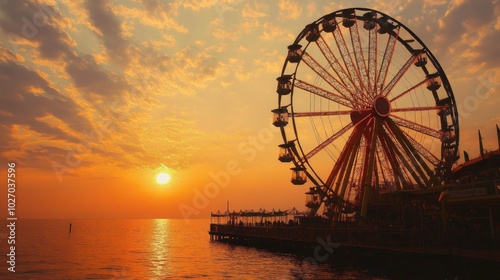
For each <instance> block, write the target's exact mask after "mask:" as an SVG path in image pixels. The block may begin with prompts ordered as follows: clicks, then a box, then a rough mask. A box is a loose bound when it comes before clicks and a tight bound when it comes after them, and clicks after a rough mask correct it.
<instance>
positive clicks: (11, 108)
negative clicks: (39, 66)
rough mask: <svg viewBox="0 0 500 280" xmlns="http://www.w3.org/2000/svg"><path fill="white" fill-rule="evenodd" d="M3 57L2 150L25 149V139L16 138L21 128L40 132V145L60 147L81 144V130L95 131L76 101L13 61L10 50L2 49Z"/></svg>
mask: <svg viewBox="0 0 500 280" xmlns="http://www.w3.org/2000/svg"><path fill="white" fill-rule="evenodd" d="M6 53H7V54H6ZM0 54H1V55H0V57H2V58H4V59H2V60H1V61H0V73H3V74H2V75H1V76H0V83H2V85H3V88H2V94H1V95H0V112H1V113H2V118H1V121H0V126H1V128H2V129H1V130H2V131H3V132H4V134H3V137H2V147H7V149H9V150H10V149H13V148H17V147H22V146H23V139H16V137H14V135H13V133H14V132H15V131H16V129H19V128H24V130H25V131H31V134H33V133H36V135H38V136H39V137H38V138H40V139H41V140H40V143H46V142H47V141H57V142H59V144H60V143H71V142H77V141H79V136H80V134H79V132H80V131H84V130H89V129H91V128H92V125H91V123H90V122H89V121H88V120H87V119H86V118H84V117H83V116H82V114H81V110H80V106H79V105H78V104H77V103H76V102H75V101H74V100H73V99H71V98H68V97H66V96H64V95H63V94H62V93H61V92H60V91H59V90H57V89H55V88H54V87H53V86H52V85H51V83H50V82H49V81H47V80H46V79H45V78H44V77H43V76H42V75H41V74H40V73H38V72H36V71H33V70H30V69H28V68H27V67H25V66H23V65H21V64H19V63H18V62H17V61H15V60H12V55H9V54H11V52H10V51H8V50H5V49H3V48H0ZM5 58H10V59H5ZM51 120H52V121H51ZM3 152H4V153H5V152H7V150H6V149H4V150H3Z"/></svg>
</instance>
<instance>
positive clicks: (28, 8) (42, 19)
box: [0, 1, 75, 60]
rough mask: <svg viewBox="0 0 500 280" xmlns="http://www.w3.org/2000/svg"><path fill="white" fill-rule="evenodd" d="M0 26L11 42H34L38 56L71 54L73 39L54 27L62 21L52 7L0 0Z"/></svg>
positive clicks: (51, 58)
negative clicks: (0, 15)
mask: <svg viewBox="0 0 500 280" xmlns="http://www.w3.org/2000/svg"><path fill="white" fill-rule="evenodd" d="M0 10H1V11H2V13H3V18H2V19H1V20H0V28H1V29H2V31H3V32H4V33H6V34H8V36H9V39H10V40H11V43H13V44H25V43H28V44H36V45H37V48H38V51H39V53H40V56H41V58H44V59H48V60H53V59H58V58H61V57H68V56H71V55H72V51H71V46H72V45H74V44H75V43H74V42H73V40H71V38H70V37H69V36H67V34H66V33H65V32H63V31H62V30H60V29H59V28H57V25H58V24H61V23H63V22H65V20H64V19H63V18H62V16H61V15H60V14H59V12H58V11H57V10H55V9H54V7H51V6H47V5H43V4H38V3H35V2H31V1H14V2H2V3H0Z"/></svg>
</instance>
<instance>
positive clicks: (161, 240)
mask: <svg viewBox="0 0 500 280" xmlns="http://www.w3.org/2000/svg"><path fill="white" fill-rule="evenodd" d="M168 235H169V221H168V220H163V219H156V220H154V231H153V235H152V236H151V242H150V247H151V254H150V258H149V262H150V264H151V266H150V271H151V273H152V274H153V275H154V276H165V275H166V274H167V273H168V268H169V267H168V260H167V258H168V255H169V247H170V244H168Z"/></svg>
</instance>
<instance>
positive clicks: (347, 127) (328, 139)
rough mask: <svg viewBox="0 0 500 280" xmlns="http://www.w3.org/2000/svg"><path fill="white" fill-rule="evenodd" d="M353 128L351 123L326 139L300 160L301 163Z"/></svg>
mask: <svg viewBox="0 0 500 280" xmlns="http://www.w3.org/2000/svg"><path fill="white" fill-rule="evenodd" d="M353 127H355V125H354V124H353V123H352V122H351V123H349V124H348V125H346V126H345V127H343V128H342V129H340V130H339V131H337V133H335V134H333V135H332V136H330V137H329V138H327V139H326V140H325V141H323V142H322V143H321V144H319V145H318V146H316V148H314V149H312V150H311V151H310V152H309V153H307V154H306V155H305V156H304V158H303V159H302V160H301V162H305V161H306V160H308V159H310V158H312V157H313V156H314V155H316V154H317V153H318V152H319V151H321V150H322V149H324V148H325V147H326V146H328V145H330V143H332V142H333V141H335V140H337V139H338V138H339V137H340V136H342V135H343V134H344V133H346V132H347V131H349V130H350V129H351V128H353Z"/></svg>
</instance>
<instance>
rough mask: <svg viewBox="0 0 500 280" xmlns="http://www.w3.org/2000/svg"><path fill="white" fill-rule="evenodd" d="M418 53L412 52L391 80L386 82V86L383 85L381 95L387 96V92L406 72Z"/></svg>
mask: <svg viewBox="0 0 500 280" xmlns="http://www.w3.org/2000/svg"><path fill="white" fill-rule="evenodd" d="M417 58H418V55H417V54H415V53H414V54H412V56H411V57H410V58H409V59H408V60H407V61H406V63H405V64H404V65H403V66H402V67H401V68H400V69H399V71H398V73H396V75H394V77H393V78H392V80H391V81H390V82H389V83H388V84H387V86H385V87H384V89H383V90H382V93H381V95H384V96H385V97H387V96H388V95H389V93H391V91H392V89H393V88H394V86H396V84H397V83H398V82H399V81H400V80H401V78H402V77H403V76H404V75H405V74H406V72H407V71H408V69H410V67H411V66H412V65H413V63H414V62H415V61H416V60H417Z"/></svg>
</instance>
